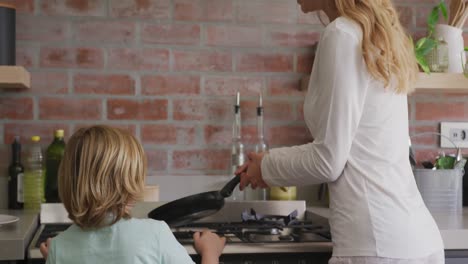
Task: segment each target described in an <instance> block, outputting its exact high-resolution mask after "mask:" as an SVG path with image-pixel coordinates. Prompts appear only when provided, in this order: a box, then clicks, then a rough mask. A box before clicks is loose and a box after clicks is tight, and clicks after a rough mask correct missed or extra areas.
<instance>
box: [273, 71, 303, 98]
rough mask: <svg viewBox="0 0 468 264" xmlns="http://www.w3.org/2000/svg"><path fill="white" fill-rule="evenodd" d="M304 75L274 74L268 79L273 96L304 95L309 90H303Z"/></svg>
mask: <svg viewBox="0 0 468 264" xmlns="http://www.w3.org/2000/svg"><path fill="white" fill-rule="evenodd" d="M301 81H302V77H301V76H298V77H294V76H286V77H282V76H278V77H276V76H274V77H270V78H269V79H268V91H269V94H270V95H272V96H281V97H283V96H296V97H299V96H300V97H304V96H305V93H306V92H307V91H301Z"/></svg>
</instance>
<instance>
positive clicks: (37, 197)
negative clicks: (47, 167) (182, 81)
mask: <svg viewBox="0 0 468 264" xmlns="http://www.w3.org/2000/svg"><path fill="white" fill-rule="evenodd" d="M40 140H41V138H40V137H39V136H33V137H32V138H31V141H32V144H31V146H30V148H29V151H28V154H27V156H26V168H25V172H24V186H23V187H24V208H25V209H34V210H40V209H41V203H42V202H43V200H44V164H43V162H44V160H43V156H42V149H41V146H40V144H39V141H40Z"/></svg>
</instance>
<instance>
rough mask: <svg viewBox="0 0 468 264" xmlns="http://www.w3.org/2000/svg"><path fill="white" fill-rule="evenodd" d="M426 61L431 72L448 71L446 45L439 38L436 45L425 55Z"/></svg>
mask: <svg viewBox="0 0 468 264" xmlns="http://www.w3.org/2000/svg"><path fill="white" fill-rule="evenodd" d="M426 61H427V64H428V66H429V69H430V70H431V72H447V71H448V67H449V52H448V44H447V42H446V41H445V40H444V39H443V38H439V40H437V45H436V46H435V47H434V48H433V49H432V50H431V51H430V52H429V53H428V54H427V55H426Z"/></svg>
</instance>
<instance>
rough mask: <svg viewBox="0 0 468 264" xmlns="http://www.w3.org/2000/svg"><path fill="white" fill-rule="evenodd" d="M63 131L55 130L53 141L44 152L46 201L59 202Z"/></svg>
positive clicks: (63, 142) (63, 147)
mask: <svg viewBox="0 0 468 264" xmlns="http://www.w3.org/2000/svg"><path fill="white" fill-rule="evenodd" d="M63 136H64V131H63V130H62V129H59V130H56V131H55V133H54V141H53V142H52V144H50V145H49V147H48V148H47V152H46V177H45V199H46V202H47V203H60V198H59V195H58V168H59V166H60V161H62V157H63V153H64V151H65V141H64V140H63Z"/></svg>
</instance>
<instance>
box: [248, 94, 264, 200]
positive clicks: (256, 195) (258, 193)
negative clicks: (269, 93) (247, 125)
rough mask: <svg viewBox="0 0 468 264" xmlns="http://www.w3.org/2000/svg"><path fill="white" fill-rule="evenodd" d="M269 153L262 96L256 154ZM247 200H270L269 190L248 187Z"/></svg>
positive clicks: (259, 98)
mask: <svg viewBox="0 0 468 264" xmlns="http://www.w3.org/2000/svg"><path fill="white" fill-rule="evenodd" d="M267 151H268V144H267V142H266V140H265V136H264V129H263V97H262V94H259V96H258V106H257V141H256V142H255V153H263V152H267ZM244 193H245V199H246V200H262V201H266V200H267V199H268V197H267V196H268V190H267V189H260V188H258V189H256V190H253V189H252V188H249V187H247V188H246V189H245V190H244Z"/></svg>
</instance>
